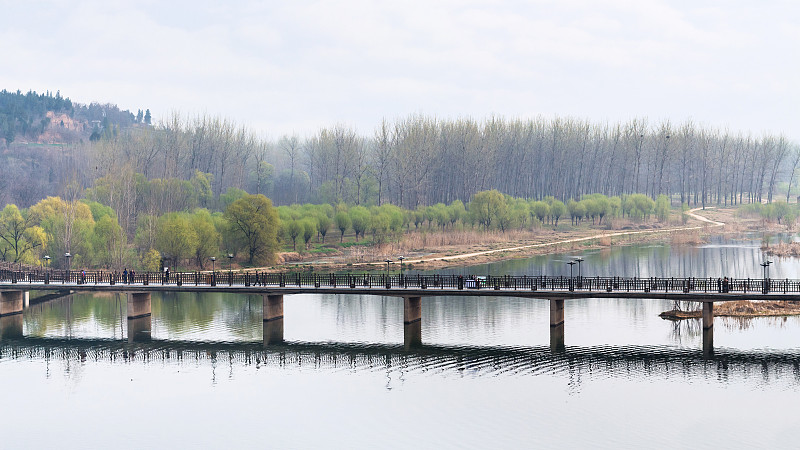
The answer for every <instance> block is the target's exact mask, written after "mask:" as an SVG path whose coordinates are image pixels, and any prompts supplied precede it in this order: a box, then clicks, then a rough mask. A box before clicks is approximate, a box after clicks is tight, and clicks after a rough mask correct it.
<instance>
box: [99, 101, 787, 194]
mask: <svg viewBox="0 0 800 450" xmlns="http://www.w3.org/2000/svg"><path fill="white" fill-rule="evenodd" d="M94 151H95V153H94V157H95V161H96V162H97V165H98V167H100V168H101V169H100V170H101V171H103V172H104V173H103V175H115V174H118V173H120V171H123V170H131V171H133V172H138V173H143V174H145V176H147V177H148V178H150V177H158V178H180V179H190V178H191V177H192V176H194V173H195V172H196V171H200V172H203V173H207V174H210V179H211V180H212V182H213V192H214V194H215V196H217V197H218V196H219V195H220V194H222V193H223V192H225V191H226V190H227V189H228V188H229V187H236V188H239V189H244V190H247V191H250V192H256V193H264V194H265V195H267V196H269V197H270V198H272V199H274V200H275V202H276V204H284V205H286V204H292V203H306V202H312V203H330V204H338V203H348V204H355V205H364V206H369V205H382V204H384V203H391V204H394V205H397V206H401V207H404V208H412V209H413V208H416V207H417V206H419V205H431V204H436V203H450V202H452V201H454V200H461V201H462V202H468V201H470V199H471V198H472V196H473V195H474V194H475V193H477V192H480V191H484V190H491V189H497V190H499V191H501V192H504V193H507V194H509V195H512V196H514V197H521V198H526V199H538V200H541V199H544V198H545V197H554V198H556V199H559V200H561V201H567V200H568V199H570V198H580V197H582V196H584V195H587V194H591V193H602V194H604V195H607V196H621V195H629V194H633V193H642V194H644V195H646V196H648V197H650V198H652V199H655V198H657V197H658V196H659V195H661V194H664V195H667V196H668V198H670V199H674V201H675V203H687V204H693V205H706V204H711V203H715V204H725V205H728V204H739V203H743V202H759V201H762V200H767V201H771V200H772V198H773V196H774V195H775V193H776V188H777V186H778V183H779V182H780V181H788V182H789V189H791V188H792V182H793V181H794V176H793V174H794V171H795V169H796V168H797V165H798V162H800V149H798V146H797V145H796V144H795V143H793V142H790V141H789V140H788V139H786V138H785V137H783V136H776V135H763V136H760V137H754V136H752V135H745V134H741V133H736V134H733V133H728V132H725V131H721V130H718V129H713V128H708V127H703V126H700V125H698V124H695V123H694V122H692V121H688V122H685V123H683V124H677V125H676V124H673V123H672V122H670V121H663V122H659V123H656V124H651V123H649V122H648V121H647V120H646V119H634V120H631V121H628V122H624V123H616V124H598V123H592V122H589V121H585V120H577V119H572V118H561V117H556V118H553V119H545V118H536V119H530V120H505V119H500V118H491V119H489V120H486V121H483V122H479V121H475V120H472V119H458V120H437V119H435V118H432V117H425V116H411V117H408V118H405V119H401V120H397V121H394V122H389V121H383V122H382V123H381V125H380V126H379V127H378V128H377V129H376V130H375V131H374V132H373V133H372V134H371V135H370V136H363V135H360V134H358V133H357V132H356V131H355V130H354V129H352V128H348V127H344V126H335V127H332V128H324V129H321V130H320V131H319V132H317V133H315V134H314V135H312V136H310V137H308V138H306V139H301V138H299V137H298V136H284V137H282V138H280V139H278V140H277V141H274V142H271V141H266V140H263V139H259V138H258V137H256V136H255V135H254V134H252V133H251V132H249V131H248V130H246V129H245V128H243V127H237V126H236V125H235V124H233V123H231V122H229V121H225V120H221V119H214V118H209V117H198V118H194V119H191V120H185V119H183V118H181V117H179V116H173V117H172V118H171V119H170V120H169V121H168V122H165V123H162V124H160V125H159V126H157V127H155V128H153V129H146V130H142V129H131V130H130V131H129V132H128V133H124V134H123V135H121V136H119V137H118V138H117V139H114V140H113V141H110V140H106V141H104V142H101V143H99V144H98V145H97V146H96V147H95V148H94Z"/></svg>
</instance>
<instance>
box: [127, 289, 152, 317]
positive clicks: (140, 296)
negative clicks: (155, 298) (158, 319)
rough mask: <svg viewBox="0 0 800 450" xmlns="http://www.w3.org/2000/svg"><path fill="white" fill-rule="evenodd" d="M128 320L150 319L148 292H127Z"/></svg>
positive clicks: (150, 308) (150, 309)
mask: <svg viewBox="0 0 800 450" xmlns="http://www.w3.org/2000/svg"><path fill="white" fill-rule="evenodd" d="M127 294H128V320H132V319H138V318H140V317H150V314H151V312H152V306H151V302H150V293H149V292H128V293H127Z"/></svg>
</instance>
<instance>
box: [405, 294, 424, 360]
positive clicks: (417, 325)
mask: <svg viewBox="0 0 800 450" xmlns="http://www.w3.org/2000/svg"><path fill="white" fill-rule="evenodd" d="M421 346H422V297H403V347H404V348H405V349H406V350H411V349H413V348H415V347H421Z"/></svg>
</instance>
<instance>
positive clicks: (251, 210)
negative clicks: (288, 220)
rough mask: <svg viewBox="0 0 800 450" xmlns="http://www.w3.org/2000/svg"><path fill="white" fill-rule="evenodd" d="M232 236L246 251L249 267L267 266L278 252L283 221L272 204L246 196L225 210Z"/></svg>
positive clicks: (258, 196) (265, 200) (261, 198)
mask: <svg viewBox="0 0 800 450" xmlns="http://www.w3.org/2000/svg"><path fill="white" fill-rule="evenodd" d="M224 217H225V219H226V220H227V221H228V223H229V225H230V232H231V233H232V234H234V235H235V236H237V237H238V238H240V239H241V240H242V241H243V242H244V244H245V247H246V248H247V253H248V256H249V259H248V262H249V263H250V264H268V263H271V262H273V261H274V260H275V252H276V251H277V249H278V229H279V228H280V218H279V217H278V212H277V211H276V210H275V208H273V207H272V201H271V200H270V199H268V198H267V197H265V196H264V195H261V194H257V195H246V196H244V197H242V198H240V199H238V200H236V201H235V202H233V203H231V204H230V206H228V208H227V209H226V210H225V214H224Z"/></svg>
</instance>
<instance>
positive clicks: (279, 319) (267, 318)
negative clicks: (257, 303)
mask: <svg viewBox="0 0 800 450" xmlns="http://www.w3.org/2000/svg"><path fill="white" fill-rule="evenodd" d="M261 298H262V299H263V305H264V309H263V311H264V312H263V317H264V345H265V346H266V345H270V344H279V343H281V342H283V295H280V294H278V295H273V294H263V295H262V296H261Z"/></svg>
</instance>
